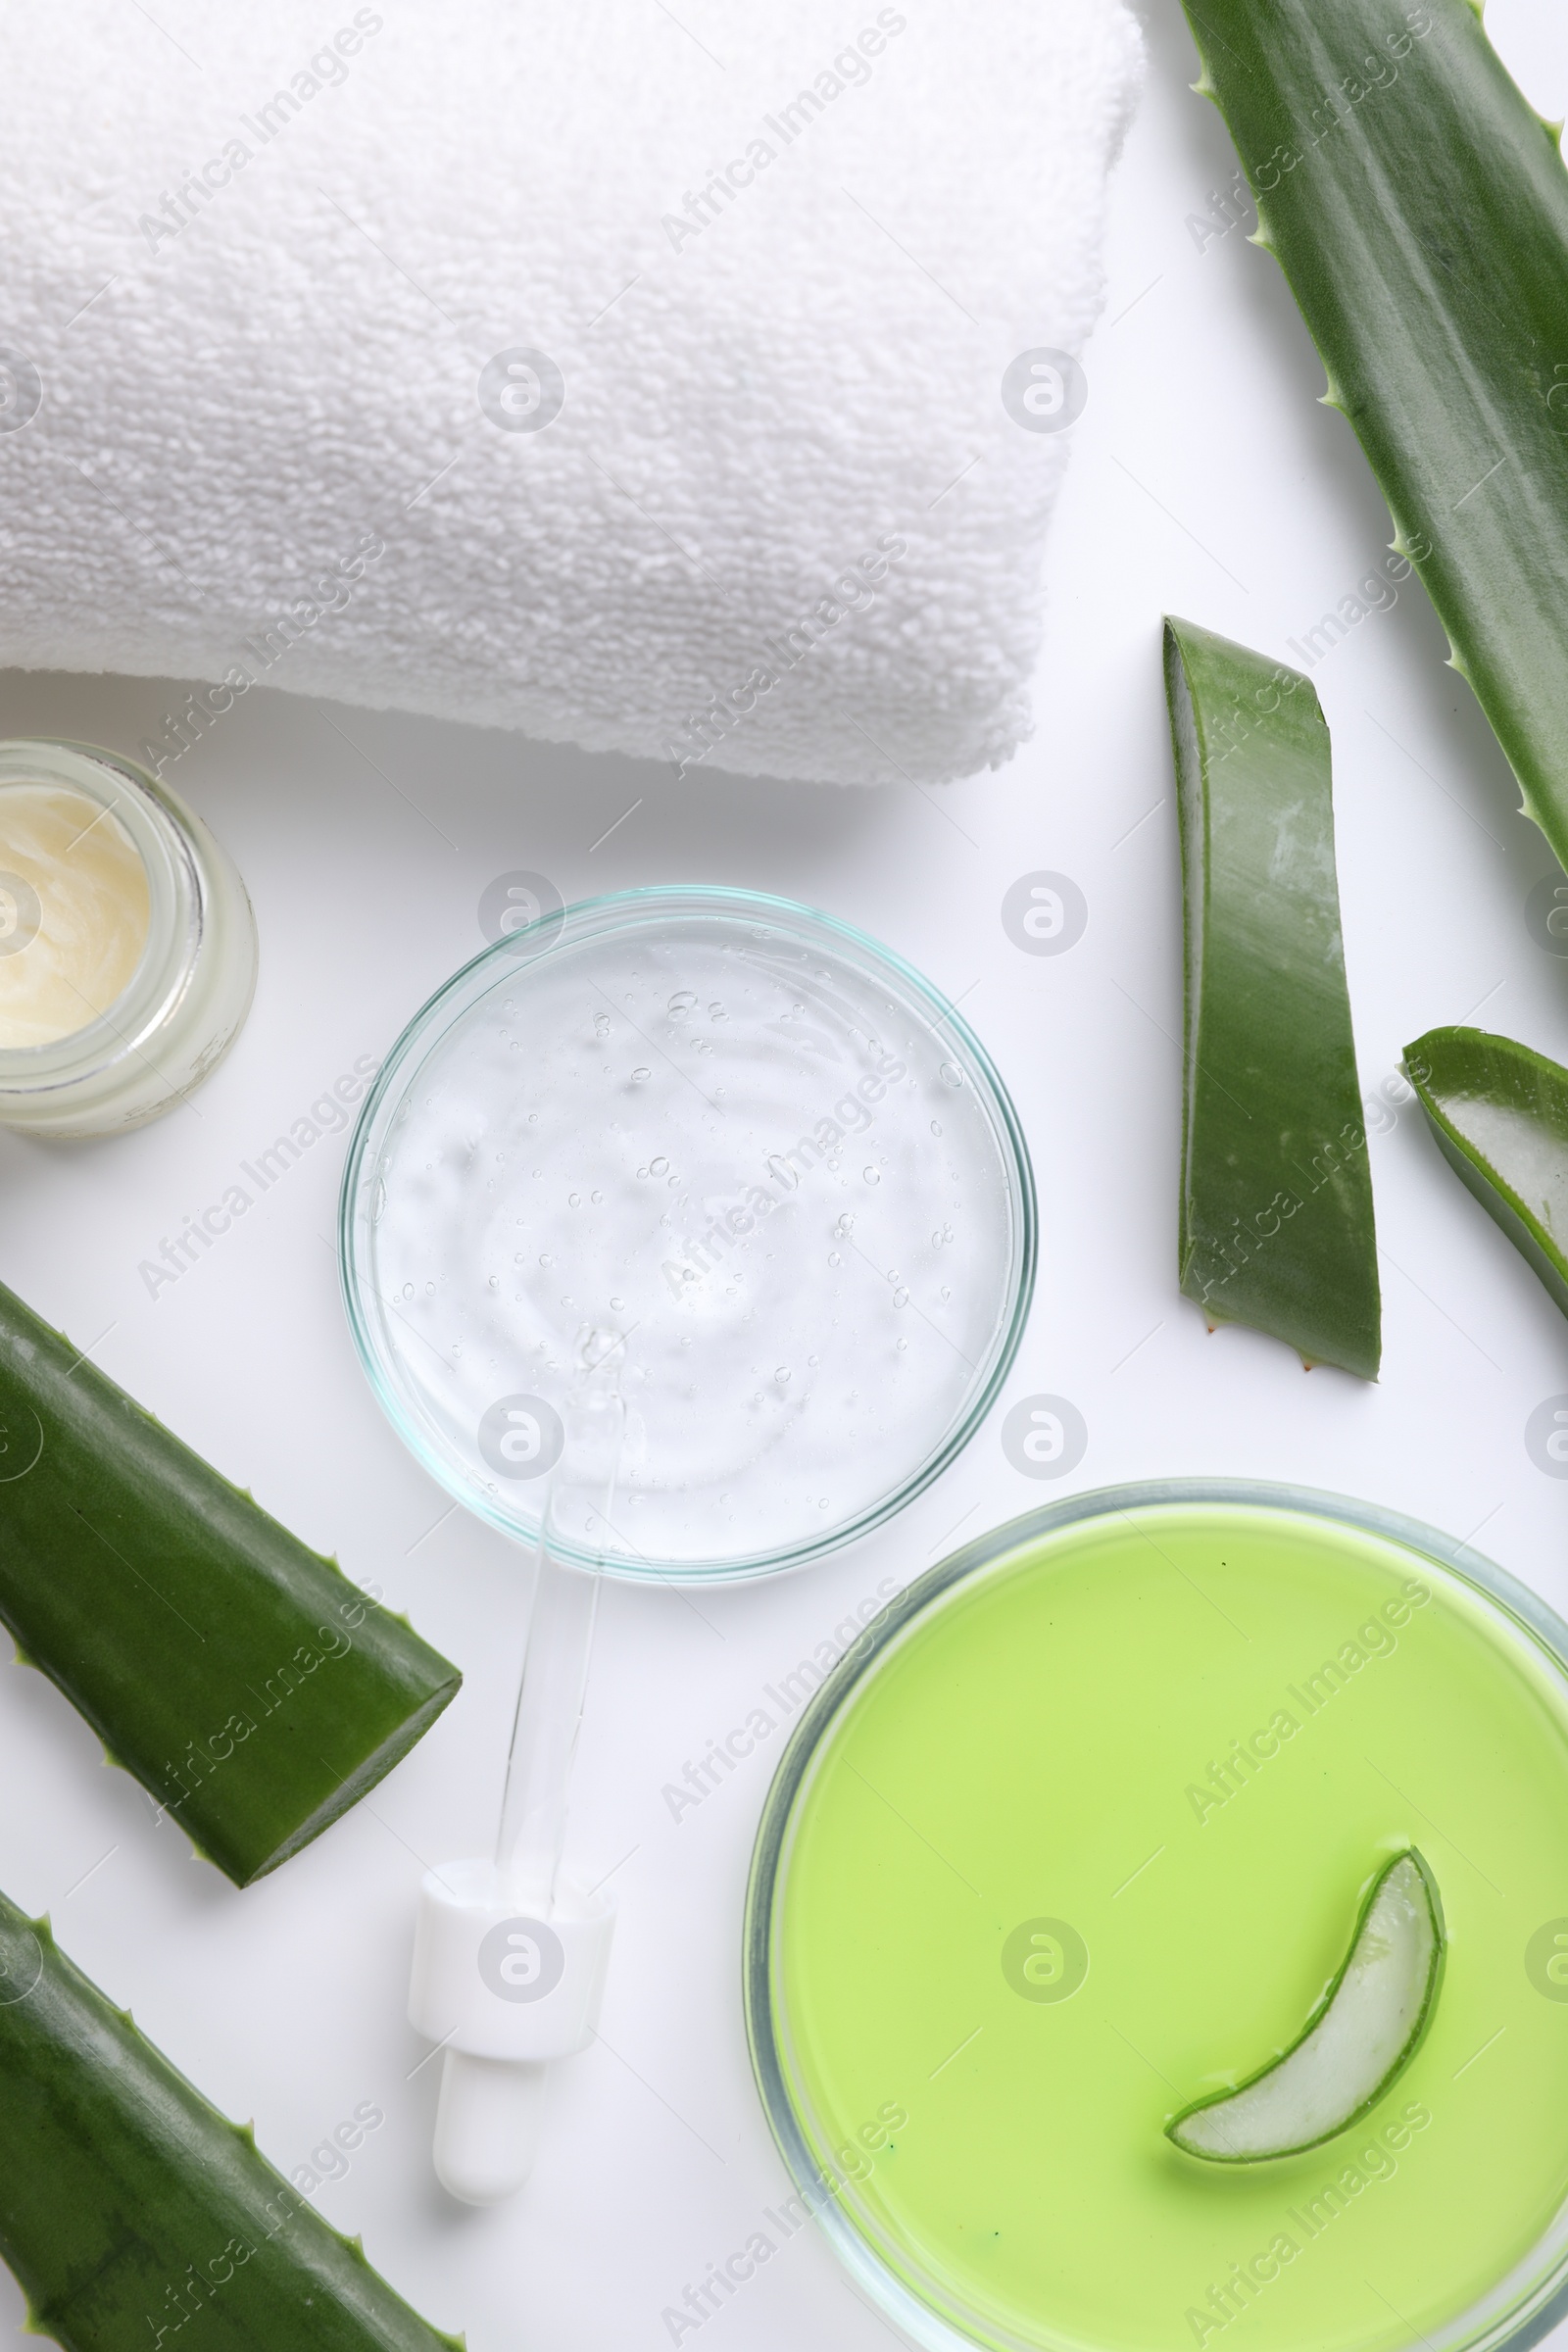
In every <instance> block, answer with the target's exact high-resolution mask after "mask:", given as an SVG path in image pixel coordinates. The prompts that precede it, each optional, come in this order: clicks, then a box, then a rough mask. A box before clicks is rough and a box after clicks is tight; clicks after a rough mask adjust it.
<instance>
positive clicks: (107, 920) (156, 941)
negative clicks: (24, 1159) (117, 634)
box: [0, 741, 256, 1137]
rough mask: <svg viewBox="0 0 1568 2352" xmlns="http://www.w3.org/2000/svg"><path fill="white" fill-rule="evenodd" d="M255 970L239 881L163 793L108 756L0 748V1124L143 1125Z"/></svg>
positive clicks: (210, 1039)
mask: <svg viewBox="0 0 1568 2352" xmlns="http://www.w3.org/2000/svg"><path fill="white" fill-rule="evenodd" d="M255 980H256V927H255V922H254V919H253V917H252V914H251V909H250V902H249V900H248V899H247V897H246V895H245V888H244V885H243V883H242V882H241V881H240V878H239V876H238V874H237V873H236V872H235V870H234V867H233V865H232V863H231V862H230V860H229V859H228V858H227V857H226V856H225V854H224V852H223V851H222V850H221V848H220V847H219V845H218V843H217V842H216V841H215V840H214V839H213V837H212V835H211V833H209V832H208V830H207V828H206V826H205V825H204V824H203V823H202V822H201V820H200V818H199V817H197V816H196V815H195V814H194V812H193V811H192V810H191V809H188V808H187V807H186V806H185V804H184V802H183V801H182V800H180V799H179V797H178V795H177V794H175V793H172V792H171V791H170V790H169V788H168V787H167V786H166V785H164V784H161V783H160V782H159V781H158V780H157V779H156V778H155V777H153V776H150V775H148V774H147V773H146V772H145V770H143V769H141V768H138V767H135V766H134V765H132V763H131V762H130V761H129V760H122V759H120V758H119V757H118V755H116V754H115V753H112V752H103V751H97V750H94V749H92V748H91V747H90V746H87V745H83V744H69V743H52V742H45V741H19V742H11V743H0V1126H10V1127H19V1128H23V1129H25V1130H27V1131H29V1132H31V1133H34V1134H40V1135H50V1136H60V1137H66V1136H82V1135H101V1134H106V1133H109V1132H112V1131H114V1130H116V1129H118V1128H122V1127H132V1126H137V1125H140V1124H141V1122H142V1121H144V1120H146V1119H150V1118H155V1117H157V1115H158V1114H159V1112H161V1111H163V1110H167V1109H170V1108H172V1105H173V1104H174V1103H178V1102H180V1101H182V1100H183V1099H184V1097H185V1096H186V1095H188V1094H189V1093H190V1091H191V1089H192V1088H193V1087H195V1086H197V1085H199V1084H200V1082H201V1080H202V1079H203V1078H204V1077H206V1076H207V1075H208V1073H209V1072H210V1071H211V1070H212V1069H214V1068H215V1067H216V1066H217V1064H218V1062H219V1061H220V1060H221V1058H222V1055H223V1054H224V1053H225V1052H226V1051H227V1049H228V1047H229V1045H230V1044H231V1043H232V1041H233V1039H234V1037H235V1035H236V1034H237V1032H238V1030H239V1028H240V1025H241V1023H242V1022H243V1020H244V1018H245V1014H246V1011H247V1010H248V1008H249V1005H250V1000H251V995H252V991H253V989H254V987H255Z"/></svg>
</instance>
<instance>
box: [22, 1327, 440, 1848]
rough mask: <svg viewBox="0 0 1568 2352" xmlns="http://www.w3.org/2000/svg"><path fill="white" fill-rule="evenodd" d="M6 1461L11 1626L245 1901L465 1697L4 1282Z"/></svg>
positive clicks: (434, 1658)
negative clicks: (245, 1893)
mask: <svg viewBox="0 0 1568 2352" xmlns="http://www.w3.org/2000/svg"><path fill="white" fill-rule="evenodd" d="M5 1447H10V1448H13V1449H14V1451H10V1452H4V1451H0V1470H3V1471H4V1475H0V1623H4V1624H5V1625H6V1626H7V1627H8V1628H9V1630H10V1632H11V1633H12V1635H13V1636H14V1638H15V1640H16V1642H17V1647H18V1650H19V1653H21V1654H22V1655H24V1656H25V1659H26V1662H27V1663H28V1664H29V1665H32V1666H36V1667H37V1668H38V1669H39V1671H40V1672H42V1673H44V1674H46V1675H47V1676H48V1677H49V1678H50V1680H51V1681H52V1682H53V1683H55V1684H56V1685H57V1686H58V1688H59V1689H60V1690H61V1691H64V1693H65V1695H66V1696H67V1698H69V1699H70V1700H71V1701H72V1703H73V1705H74V1706H75V1707H76V1708H77V1709H78V1711H79V1712H80V1713H81V1714H82V1715H83V1716H84V1717H85V1718H86V1720H87V1722H88V1723H90V1724H91V1725H92V1727H93V1729H94V1730H95V1731H96V1732H97V1734H98V1736H99V1738H100V1739H101V1740H103V1742H104V1746H105V1748H106V1750H107V1751H108V1754H109V1756H110V1759H111V1761H112V1762H114V1763H116V1764H119V1765H122V1766H123V1768H124V1769H125V1770H126V1771H127V1772H131V1773H133V1774H134V1775H135V1777H136V1778H137V1780H139V1781H140V1782H141V1784H142V1786H143V1788H144V1789H147V1791H148V1793H149V1794H150V1795H151V1796H152V1797H153V1798H154V1799H155V1800H156V1802H157V1803H158V1805H159V1806H160V1808H161V1809H162V1810H163V1811H165V1812H168V1813H169V1814H171V1815H172V1818H173V1819H174V1820H175V1821H176V1822H177V1823H178V1824H179V1826H180V1827H181V1828H182V1829H183V1830H184V1831H185V1832H186V1834H187V1836H188V1837H189V1838H190V1839H191V1841H192V1843H193V1844H194V1845H195V1847H196V1849H197V1851H198V1853H201V1854H203V1855H205V1856H206V1858H207V1859H208V1860H210V1861H212V1862H214V1863H216V1864H217V1865H218V1867H219V1868H220V1869H221V1870H222V1871H223V1872H224V1873H225V1874H226V1875H227V1876H228V1877H229V1878H230V1879H232V1880H233V1881H234V1883H235V1885H236V1886H240V1887H244V1886H248V1885H249V1884H250V1883H251V1881H252V1880H253V1879H257V1878H260V1877H262V1876H263V1875H264V1874H265V1873H266V1872H268V1871H270V1870H275V1869H276V1868H277V1866H278V1864H279V1863H280V1862H283V1861H285V1860H286V1859H287V1857H288V1856H289V1855H290V1854H293V1853H295V1852H297V1851H298V1850H299V1848H300V1847H301V1846H302V1845H304V1844H306V1843H307V1842H308V1841H309V1840H310V1839H311V1838H315V1837H317V1836H319V1834H320V1832H321V1831H322V1830H324V1829H325V1828H326V1827H327V1826H328V1824H329V1823H330V1822H332V1821H335V1820H336V1819H337V1817H338V1815H339V1814H340V1813H342V1812H344V1811H345V1810H346V1809H347V1808H348V1807H349V1806H350V1805H352V1804H353V1803H354V1802H355V1801H356V1799H357V1798H359V1797H360V1796H362V1795H363V1794H364V1793H365V1791H366V1790H367V1789H369V1788H371V1787H373V1786H374V1784H375V1782H376V1781H378V1780H379V1779H380V1778H381V1776H382V1775H383V1774H384V1773H386V1772H389V1771H390V1770H391V1768H392V1766H393V1765H394V1764H396V1763H397V1762H398V1760H399V1759H400V1758H401V1757H402V1756H404V1755H405V1754H407V1752H408V1750H409V1749H410V1748H411V1747H412V1746H413V1745H414V1743H415V1741H416V1740H417V1739H418V1738H419V1737H420V1736H421V1734H422V1733H423V1732H424V1731H425V1730H426V1729H427V1728H428V1726H429V1725H430V1723H431V1722H432V1721H433V1720H434V1718H435V1717H436V1716H437V1715H438V1714H440V1712H441V1710H442V1708H443V1707H445V1706H446V1705H447V1704H448V1703H449V1701H450V1700H451V1699H452V1698H453V1696H454V1695H455V1693H456V1691H457V1690H458V1688H459V1685H460V1682H461V1680H462V1678H461V1676H460V1675H459V1673H458V1670H457V1668H456V1667H455V1666H453V1665H451V1664H450V1663H449V1662H448V1661H447V1659H445V1658H443V1657H441V1656H439V1655H438V1654H437V1652H436V1651H435V1650H433V1649H431V1648H429V1647H428V1645H427V1644H426V1643H425V1642H421V1641H420V1640H419V1638H418V1636H417V1634H416V1633H414V1632H413V1630H412V1629H411V1628H410V1627H409V1626H408V1625H407V1624H406V1623H405V1622H404V1621H403V1620H402V1619H401V1618H399V1617H396V1616H394V1615H393V1614H392V1612H391V1611H389V1610H386V1609H383V1608H381V1607H379V1605H378V1604H377V1603H376V1601H375V1600H374V1599H372V1598H370V1597H368V1595H367V1594H366V1593H363V1592H362V1591H361V1590H360V1588H359V1587H358V1586H357V1585H352V1584H350V1583H349V1581H348V1579H347V1578H346V1577H345V1576H343V1575H342V1574H341V1572H340V1571H339V1570H338V1568H337V1567H336V1565H335V1564H334V1563H333V1562H332V1561H330V1560H325V1559H322V1558H321V1557H320V1556H319V1554H318V1553H316V1552H314V1551H311V1550H309V1549H308V1548H307V1546H306V1545H305V1544H302V1543H300V1542H299V1540H298V1539H297V1538H296V1537H294V1536H292V1535H290V1534H289V1532H288V1530H287V1529H286V1528H283V1527H280V1526H279V1525H278V1523H277V1521H276V1520H275V1519H270V1518H269V1517H268V1515H267V1513H266V1512H265V1511H264V1510H262V1509H261V1508H260V1507H259V1505H258V1504H257V1503H255V1502H254V1501H253V1500H252V1499H251V1497H250V1495H245V1494H242V1493H241V1492H240V1491H239V1489H238V1488H236V1487H233V1486H230V1484H229V1483H228V1481H227V1480H226V1479H224V1478H222V1477H221V1476H220V1475H219V1473H218V1472H217V1471H216V1470H214V1469H212V1468H211V1467H210V1466H209V1464H208V1463H206V1462H204V1461H203V1460H202V1459H201V1458H200V1456H199V1455H198V1454H195V1453H193V1452H192V1451H191V1449H190V1447H189V1446H184V1445H182V1444H181V1443H180V1441H179V1440H178V1439H177V1438H176V1437H174V1436H172V1434H171V1432H170V1431H169V1430H167V1429H165V1428H163V1427H162V1425H161V1424H160V1423H159V1422H157V1421H155V1420H154V1419H153V1417H152V1415H151V1414H150V1413H146V1412H144V1411H143V1410H142V1408H141V1406H140V1405H138V1404H137V1403H135V1402H134V1400H133V1399H132V1398H131V1397H127V1396H126V1395H125V1393H124V1391H123V1389H121V1388H118V1387H117V1386H116V1384H115V1383H114V1382H113V1381H112V1380H110V1379H108V1378H107V1377H106V1376H105V1375H104V1374H103V1373H101V1372H100V1371H98V1369H97V1368H96V1366H95V1365H93V1364H91V1363H89V1362H87V1361H86V1360H85V1359H84V1358H83V1357H82V1355H81V1353H80V1351H79V1350H78V1349H77V1348H73V1347H72V1345H71V1343H70V1341H69V1340H66V1339H65V1338H63V1337H62V1335H61V1334H60V1333H59V1332H57V1331H52V1330H51V1329H50V1327H49V1326H48V1324H46V1323H44V1322H42V1321H41V1320H40V1319H39V1317H38V1316H36V1315H35V1314H33V1313H32V1311H31V1309H30V1308H29V1307H27V1306H25V1304H24V1303H23V1301H22V1300H21V1299H18V1298H17V1297H16V1296H15V1295H14V1294H13V1293H12V1292H10V1291H8V1290H6V1289H5V1288H4V1287H3V1286H0V1449H3V1448H5ZM12 1462H19V1463H20V1466H17V1467H11V1468H8V1467H6V1465H7V1464H8V1463H12Z"/></svg>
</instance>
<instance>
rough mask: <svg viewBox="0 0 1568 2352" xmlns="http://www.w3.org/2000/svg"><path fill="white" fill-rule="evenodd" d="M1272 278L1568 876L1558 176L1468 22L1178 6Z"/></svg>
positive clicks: (1566, 476) (1358, 1)
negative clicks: (1248, 196)
mask: <svg viewBox="0 0 1568 2352" xmlns="http://www.w3.org/2000/svg"><path fill="white" fill-rule="evenodd" d="M1184 5H1185V6H1186V9H1187V16H1188V20H1189V22H1190V24H1191V25H1192V29H1193V35H1194V38H1195V39H1196V41H1197V43H1198V48H1199V54H1200V56H1201V60H1202V76H1201V80H1200V81H1199V82H1198V83H1197V84H1196V85H1195V86H1196V87H1197V88H1198V89H1199V90H1200V91H1201V93H1202V94H1203V95H1205V96H1207V97H1211V98H1213V99H1214V100H1215V101H1216V103H1217V104H1218V106H1219V108H1220V111H1221V113H1222V114H1223V116H1224V118H1225V121H1226V123H1227V124H1228V125H1229V127H1230V131H1231V135H1232V137H1233V138H1234V140H1235V142H1236V147H1237V152H1238V154H1239V155H1240V157H1241V160H1242V164H1243V166H1244V168H1245V170H1246V172H1247V175H1248V178H1249V180H1250V184H1251V188H1252V192H1253V195H1254V196H1255V198H1256V200H1257V206H1258V228H1257V233H1256V238H1255V242H1257V243H1258V244H1261V245H1265V246H1267V247H1268V248H1269V250H1270V251H1271V252H1273V253H1274V254H1275V256H1276V257H1277V258H1278V260H1279V262H1280V264H1281V267H1282V268H1283V270H1284V271H1285V275H1286V277H1287V279H1288V280H1289V283H1290V287H1291V291H1292V293H1293V294H1294V295H1295V297H1296V300H1297V302H1298V304H1299V308H1300V311H1301V315H1302V317H1303V319H1305V321H1306V325H1307V328H1308V331H1309V332H1310V334H1311V336H1312V339H1313V341H1314V343H1315V344H1316V345H1317V348H1318V352H1319V355H1320V356H1321V358H1322V360H1323V364H1324V367H1325V368H1326V370H1327V374H1328V392H1327V394H1326V396H1325V397H1326V398H1327V400H1328V401H1329V403H1330V405H1331V406H1333V407H1336V408H1339V409H1341V410H1343V412H1344V414H1345V415H1346V417H1348V419H1349V422H1350V424H1351V426H1352V427H1353V429H1354V431H1355V434H1356V437H1357V439H1358V440H1359V441H1360V444H1361V447H1362V449H1363V450H1364V452H1365V454H1366V457H1367V459H1368V461H1369V463H1370V465H1371V467H1372V470H1373V472H1374V474H1375V475H1376V476H1377V479H1378V482H1379V484H1380V485H1381V487H1382V490H1383V494H1384V497H1385V498H1386V499H1387V500H1388V503H1389V507H1390V510H1391V512H1392V514H1393V516H1394V521H1395V528H1396V536H1395V542H1394V544H1395V546H1396V547H1397V549H1398V550H1399V552H1400V553H1401V554H1403V555H1406V556H1408V557H1409V558H1410V559H1411V560H1412V561H1413V562H1414V563H1415V565H1416V568H1417V570H1418V573H1419V576H1420V578H1421V579H1422V580H1423V582H1424V583H1425V585H1426V588H1427V592H1428V594H1429V595H1430V597H1431V599H1432V602H1433V604H1434V605H1435V606H1436V608H1437V612H1438V616H1439V618H1440V619H1441V620H1442V622H1443V624H1444V627H1445V628H1446V630H1447V633H1448V639H1449V645H1450V652H1451V659H1452V662H1453V665H1454V667H1455V668H1457V669H1458V670H1459V671H1460V672H1461V674H1462V675H1463V676H1464V677H1466V678H1467V679H1468V680H1469V682H1470V684H1471V686H1472V687H1473V688H1474V690H1475V694H1476V696H1477V699H1478V700H1479V702H1480V704H1481V708H1482V710H1483V711H1485V712H1486V715H1487V718H1488V719H1489V721H1490V722H1491V725H1492V727H1493V729H1494V731H1495V734H1496V737H1497V740H1498V742H1499V743H1500V744H1501V746H1502V749H1503V751H1504V753H1505V754H1506V755H1507V758H1508V760H1509V762H1510V764H1511V765H1512V768H1513V771H1514V774H1515V776H1516V778H1517V779H1518V782H1519V786H1520V790H1521V793H1522V795H1523V803H1524V808H1525V810H1526V813H1527V814H1529V815H1530V816H1532V817H1533V818H1534V819H1535V821H1536V823H1537V824H1538V825H1539V826H1540V827H1541V829H1542V831H1543V832H1544V834H1545V836H1546V839H1547V840H1548V841H1549V842H1550V844H1551V846H1552V848H1553V849H1554V850H1555V851H1556V853H1557V856H1558V858H1561V859H1563V860H1564V862H1565V863H1568V173H1565V172H1564V170H1563V165H1562V158H1561V156H1560V154H1559V151H1558V126H1557V125H1555V124H1553V123H1544V121H1543V120H1542V119H1541V117H1540V116H1538V115H1537V114H1536V113H1535V112H1534V110H1533V109H1532V108H1531V107H1530V105H1529V104H1528V103H1527V101H1526V100H1525V99H1524V98H1523V96H1522V95H1521V94H1520V92H1519V90H1518V89H1517V88H1516V87H1515V85H1514V83H1513V82H1512V81H1511V80H1510V79H1509V77H1508V74H1507V73H1505V72H1504V70H1503V67H1502V65H1501V62H1500V61H1499V59H1498V57H1497V55H1496V52H1495V50H1494V49H1493V47H1492V45H1491V43H1490V41H1489V40H1488V39H1487V36H1486V34H1485V33H1484V32H1483V30H1482V28H1481V12H1480V9H1479V7H1478V6H1476V5H1473V0H1422V4H1421V5H1419V6H1411V5H1408V4H1407V0H1184Z"/></svg>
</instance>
